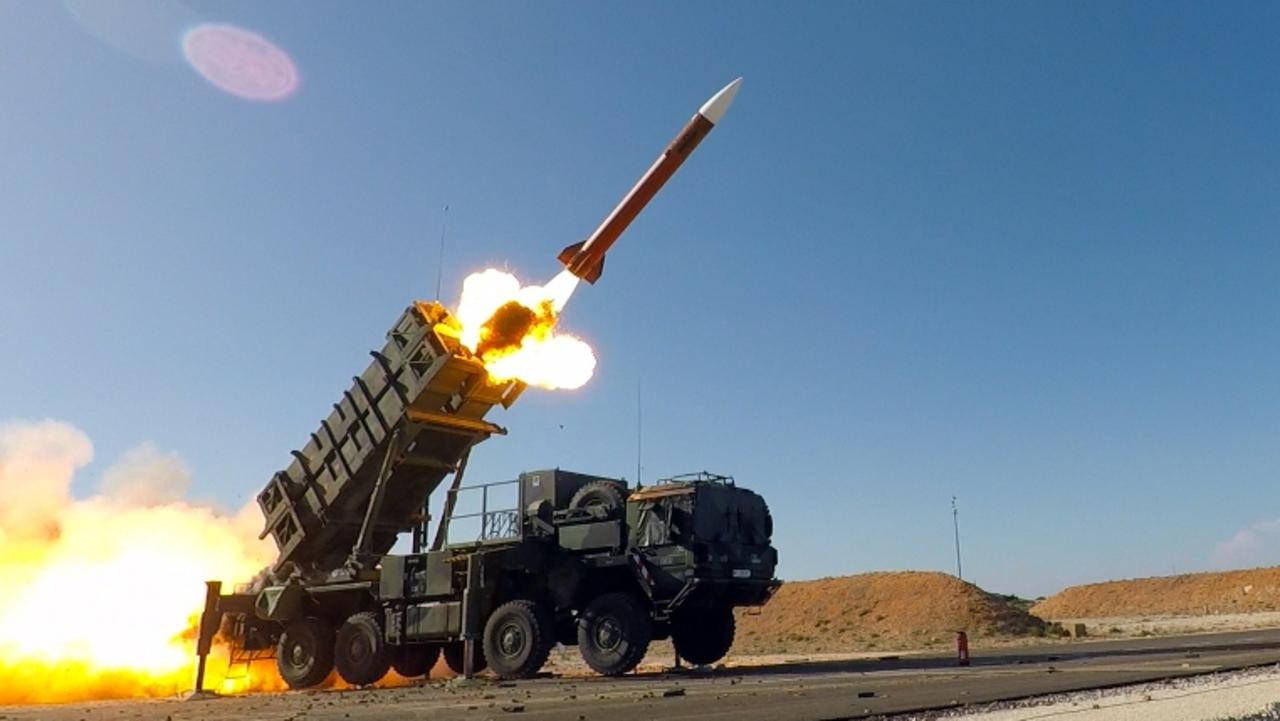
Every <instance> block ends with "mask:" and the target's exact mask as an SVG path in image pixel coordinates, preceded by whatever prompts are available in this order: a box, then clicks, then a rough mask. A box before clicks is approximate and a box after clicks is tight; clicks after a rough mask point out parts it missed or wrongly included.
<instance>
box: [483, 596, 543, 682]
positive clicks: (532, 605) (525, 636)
mask: <svg viewBox="0 0 1280 721" xmlns="http://www.w3.org/2000/svg"><path fill="white" fill-rule="evenodd" d="M554 645H555V626H554V623H553V622H552V620H551V614H550V613H548V612H547V610H546V608H545V607H543V606H542V605H541V604H539V603H537V602H535V601H526V600H519V601H508V602H507V603H504V604H502V605H501V606H498V607H497V608H496V609H494V611H493V613H491V614H489V620H488V621H487V622H485V624H484V658H485V660H486V661H488V662H489V668H491V669H493V672H494V673H495V674H497V675H498V678H501V679H517V678H533V676H534V675H536V674H537V673H538V672H539V671H541V670H542V665H543V664H545V663H546V662H547V656H549V655H550V654H551V647H552V646H554Z"/></svg>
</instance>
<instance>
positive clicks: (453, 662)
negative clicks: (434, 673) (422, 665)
mask: <svg viewBox="0 0 1280 721" xmlns="http://www.w3.org/2000/svg"><path fill="white" fill-rule="evenodd" d="M465 654H466V648H465V644H464V643H463V642H462V641H454V642H453V643H447V644H445V646H444V665H446V666H448V667H449V670H450V671H453V672H454V673H456V674H458V675H459V676H461V675H462V674H463V673H465V667H464V666H463V664H464V662H465V660H466V657H465ZM487 666H488V664H487V663H486V662H485V658H484V644H482V643H477V644H476V658H475V668H474V669H472V670H473V671H475V672H476V673H480V672H481V671H483V670H485V667H487Z"/></svg>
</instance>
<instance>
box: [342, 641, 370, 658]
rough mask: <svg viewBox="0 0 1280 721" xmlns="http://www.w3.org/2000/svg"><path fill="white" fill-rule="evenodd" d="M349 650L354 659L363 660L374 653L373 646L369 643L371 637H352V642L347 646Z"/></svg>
mask: <svg viewBox="0 0 1280 721" xmlns="http://www.w3.org/2000/svg"><path fill="white" fill-rule="evenodd" d="M347 651H348V655H349V656H350V657H351V660H353V661H363V660H365V659H366V658H368V657H369V656H371V655H373V647H372V645H371V644H370V643H369V639H367V638H364V637H363V636H360V637H356V638H353V639H351V643H350V644H349V645H348V646H347Z"/></svg>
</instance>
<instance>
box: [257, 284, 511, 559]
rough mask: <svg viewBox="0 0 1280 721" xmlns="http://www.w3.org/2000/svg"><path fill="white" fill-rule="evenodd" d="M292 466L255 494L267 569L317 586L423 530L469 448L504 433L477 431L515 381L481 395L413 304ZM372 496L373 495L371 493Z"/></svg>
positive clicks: (451, 342) (443, 330) (481, 380)
mask: <svg viewBox="0 0 1280 721" xmlns="http://www.w3.org/2000/svg"><path fill="white" fill-rule="evenodd" d="M372 355H373V358H374V360H373V362H372V363H370V364H369V367H368V368H367V369H365V371H364V373H362V374H360V375H359V376H357V377H356V378H355V379H354V382H353V384H352V386H351V388H350V389H349V390H347V391H345V392H344V393H343V394H342V399H341V400H340V401H338V403H336V404H334V407H333V412H332V413H330V414H329V417H328V418H326V419H324V420H323V421H321V422H320V428H319V429H318V430H317V431H316V432H315V433H312V434H311V438H310V439H309V440H308V441H307V444H306V445H305V446H303V447H302V450H300V451H293V456H294V460H293V463H291V464H290V465H289V467H288V468H286V469H285V470H283V471H280V472H279V473H276V474H275V475H274V476H273V477H272V478H271V480H270V482H268V483H267V487H266V488H264V489H263V490H262V492H261V493H259V494H258V505H259V506H260V507H261V509H262V515H263V516H264V517H265V518H266V529H265V530H264V531H263V532H262V537H266V536H267V535H268V534H270V535H271V536H272V537H273V538H274V539H275V542H276V547H277V548H278V549H279V551H280V555H279V557H278V558H277V560H276V562H275V564H274V565H273V566H272V568H271V572H272V575H273V576H275V577H276V578H277V579H279V580H284V578H285V577H287V576H290V575H295V574H297V575H303V576H309V575H314V574H328V573H330V572H331V571H333V570H335V569H338V568H342V567H344V566H350V565H362V564H363V563H364V562H365V561H367V560H369V559H373V558H375V557H377V556H381V555H382V554H385V553H386V552H387V551H389V550H391V547H392V546H393V545H394V544H395V541H396V536H397V534H399V533H401V532H403V531H408V530H410V529H412V528H413V527H414V526H415V525H417V524H418V523H419V522H421V521H422V520H423V518H422V511H423V507H424V504H425V502H426V500H427V497H428V496H429V495H430V494H431V492H432V491H434V490H435V489H436V488H437V487H438V486H439V485H440V484H441V482H443V481H444V479H445V478H446V477H447V476H448V475H449V474H451V473H454V472H456V471H458V470H459V466H460V465H461V464H463V462H464V460H465V458H466V456H467V454H468V452H469V451H470V449H471V447H472V446H473V445H475V444H476V443H479V442H480V441H483V440H485V439H487V438H488V437H489V436H491V435H493V434H495V433H496V434H501V433H505V431H504V430H503V429H502V428H500V427H499V426H496V425H494V424H492V423H488V422H486V421H485V420H484V416H485V414H486V413H488V412H489V409H490V408H492V407H493V406H494V405H496V404H502V406H503V407H504V408H505V407H509V406H510V405H511V404H512V403H514V402H515V400H516V398H517V397H519V395H520V393H521V392H523V390H524V387H525V386H524V384H523V383H521V382H519V381H508V382H504V383H493V382H492V381H490V379H489V374H488V372H487V371H486V370H485V368H484V365H483V364H482V363H481V362H480V361H479V360H478V359H476V358H475V357H474V356H473V355H472V354H471V352H470V351H468V350H467V349H466V348H465V347H464V346H462V345H461V344H460V343H459V342H458V324H457V321H456V320H455V319H454V318H453V316H451V315H450V314H449V311H448V310H446V309H445V308H444V306H442V305H440V304H439V303H436V302H431V303H425V302H421V301H419V302H416V303H414V304H413V305H412V306H410V307H409V308H408V309H407V310H405V312H404V314H403V315H401V316H400V319H399V320H398V321H396V324H395V326H394V327H393V328H392V329H391V330H390V331H389V332H388V333H387V343H386V345H385V346H384V347H383V348H382V349H381V350H378V351H373V352H372ZM375 491H376V492H375Z"/></svg>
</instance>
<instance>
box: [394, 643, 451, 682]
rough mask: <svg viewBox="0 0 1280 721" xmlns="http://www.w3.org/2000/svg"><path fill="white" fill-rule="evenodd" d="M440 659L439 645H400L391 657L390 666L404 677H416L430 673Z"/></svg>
mask: <svg viewBox="0 0 1280 721" xmlns="http://www.w3.org/2000/svg"><path fill="white" fill-rule="evenodd" d="M438 660H440V646H438V645H437V644H434V643H425V644H423V643H415V644H409V645H407V646H400V647H399V648H397V649H396V651H395V653H394V654H393V655H392V657H391V668H393V669H395V671H396V673H398V674H400V675H401V676H404V677H405V678H418V677H419V676H426V675H427V674H429V673H431V669H433V668H435V666H436V661H438Z"/></svg>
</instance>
